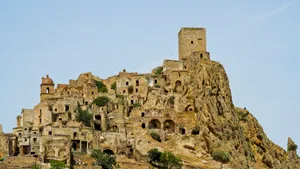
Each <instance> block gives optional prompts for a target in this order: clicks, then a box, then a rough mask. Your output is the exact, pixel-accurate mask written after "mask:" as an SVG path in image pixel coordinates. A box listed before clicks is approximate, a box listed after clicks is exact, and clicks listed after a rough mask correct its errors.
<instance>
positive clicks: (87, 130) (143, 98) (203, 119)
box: [0, 28, 300, 169]
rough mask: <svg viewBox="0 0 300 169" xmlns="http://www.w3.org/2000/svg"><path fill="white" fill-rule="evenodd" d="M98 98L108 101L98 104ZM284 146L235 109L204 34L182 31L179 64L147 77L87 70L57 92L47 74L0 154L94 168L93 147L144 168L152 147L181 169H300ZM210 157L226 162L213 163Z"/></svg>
mask: <svg viewBox="0 0 300 169" xmlns="http://www.w3.org/2000/svg"><path fill="white" fill-rule="evenodd" d="M158 70H159V71H158ZM160 70H162V71H161V72H160ZM103 86H104V88H103ZM98 97H101V98H107V99H108V102H107V103H98V104H96V103H95V99H96V98H98ZM79 112H81V113H87V114H90V116H91V119H90V123H87V122H85V120H81V121H80V120H79V119H80V118H79V116H78V113H79ZM87 118H88V117H87ZM85 119H86V118H85ZM153 133H155V134H154V135H156V136H159V139H157V138H156V140H155V139H154V138H152V136H151V135H153ZM288 147H289V151H285V150H284V149H282V148H281V147H279V146H277V145H275V144H274V143H273V142H271V141H270V140H269V139H268V138H267V136H266V135H265V133H264V131H263V129H262V127H261V126H260V125H259V123H258V121H257V120H256V119H255V118H254V117H253V116H252V114H251V113H250V112H249V111H247V110H246V109H240V108H237V107H235V106H234V104H233V102H232V95H231V89H230V86H229V80H228V77H227V74H226V72H225V69H224V67H223V66H222V65H221V64H220V63H218V62H215V61H211V60H210V54H209V52H207V51H206V31H205V29H203V28H183V29H182V30H181V31H180V33H179V60H165V61H164V63H163V65H162V66H159V67H157V68H155V69H153V71H152V72H151V73H149V74H139V73H137V72H126V70H125V69H124V70H123V71H122V72H119V74H118V75H115V76H111V77H108V78H107V79H101V78H99V77H97V76H95V75H93V74H92V73H91V72H88V73H83V74H80V75H79V77H78V78H77V79H76V80H70V81H69V84H58V85H57V87H56V88H55V83H54V81H53V80H52V79H51V78H50V77H49V76H48V75H47V76H46V77H45V78H42V84H41V94H40V103H39V104H38V105H36V106H35V107H34V108H33V109H22V112H21V115H20V116H18V117H17V127H16V128H14V131H13V133H11V134H2V132H1V127H0V156H6V155H8V154H9V155H19V156H20V157H13V158H8V159H7V161H9V160H12V159H13V161H18V160H26V159H24V158H23V157H26V156H28V157H29V158H30V159H29V160H28V161H27V162H28V164H26V165H28V166H29V163H31V162H30V161H31V160H32V159H37V161H40V162H42V164H41V165H43V166H44V167H45V168H47V166H48V167H49V165H47V164H44V162H48V161H49V160H60V161H65V162H66V163H67V164H71V161H72V160H73V162H74V168H78V169H80V168H91V169H92V168H97V167H96V166H94V162H95V161H94V159H93V158H91V157H90V153H91V150H92V149H98V148H100V149H102V150H103V151H104V152H106V153H110V154H114V155H116V156H117V161H118V163H119V164H120V166H121V168H132V169H143V168H145V169H146V168H147V169H148V168H149V164H148V162H147V160H148V158H147V153H148V151H149V150H150V149H153V148H157V149H159V150H160V151H171V152H172V153H174V154H175V155H176V156H177V157H179V158H180V159H182V161H183V168H186V169H192V168H193V169H196V168H203V169H220V168H223V169H256V168H258V169H267V168H274V169H282V168H289V169H298V168H300V161H299V158H298V156H297V154H296V144H295V143H294V142H293V141H292V140H291V139H290V138H289V139H288ZM214 152H219V153H214ZM1 153H2V154H1ZM216 154H217V155H220V154H221V155H223V156H225V157H227V158H226V159H229V162H227V161H223V162H224V164H223V163H221V162H218V161H220V160H218V161H215V160H214V159H218V158H216V157H214V156H216ZM72 155H73V159H71V157H72ZM33 157H36V158H33ZM220 158H221V157H220ZM225 162H226V163H225ZM3 165H5V167H9V165H10V164H9V163H6V162H5V163H2V166H3ZM11 165H12V163H11ZM12 166H13V165H12ZM0 167H1V165H0ZM98 168H99V167H98Z"/></svg>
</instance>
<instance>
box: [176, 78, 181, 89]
mask: <svg viewBox="0 0 300 169" xmlns="http://www.w3.org/2000/svg"><path fill="white" fill-rule="evenodd" d="M178 86H181V81H180V80H177V81H176V82H175V88H177V87H178Z"/></svg>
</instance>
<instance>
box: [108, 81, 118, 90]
mask: <svg viewBox="0 0 300 169" xmlns="http://www.w3.org/2000/svg"><path fill="white" fill-rule="evenodd" d="M110 88H111V89H113V90H117V83H116V82H115V83H113V84H112V85H111V86H110Z"/></svg>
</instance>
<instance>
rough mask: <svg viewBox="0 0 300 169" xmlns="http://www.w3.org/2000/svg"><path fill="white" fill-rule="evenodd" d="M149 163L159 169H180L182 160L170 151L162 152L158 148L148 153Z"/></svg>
mask: <svg viewBox="0 0 300 169" xmlns="http://www.w3.org/2000/svg"><path fill="white" fill-rule="evenodd" d="M148 161H149V163H150V164H151V165H152V166H154V167H157V168H162V169H171V168H174V169H175V168H176V169H180V168H181V166H182V163H181V162H182V160H181V159H180V158H178V157H176V156H175V155H174V154H173V153H171V152H169V151H165V152H160V151H159V150H158V149H157V148H155V149H151V150H150V151H148Z"/></svg>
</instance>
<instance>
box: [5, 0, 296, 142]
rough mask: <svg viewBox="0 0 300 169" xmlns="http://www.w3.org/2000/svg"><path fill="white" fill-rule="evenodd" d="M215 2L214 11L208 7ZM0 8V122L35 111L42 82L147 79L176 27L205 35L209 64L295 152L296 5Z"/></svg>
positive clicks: (70, 0)
mask: <svg viewBox="0 0 300 169" xmlns="http://www.w3.org/2000/svg"><path fill="white" fill-rule="evenodd" d="M213 2H214V3H213ZM213 2H212V1H206V0H205V1H204V0H203V1H200V0H194V1H182V0H177V1H176V0H165V1H161V0H152V1H141V0H136V1H98V0H97V1H96V0H95V1H92V0H89V1H79V0H64V1H61V0H51V1H38V0H36V1H32V0H26V1H8V0H7V1H0V73H1V74H0V77H1V88H0V94H1V98H0V106H1V110H0V113H1V116H0V123H2V124H3V126H4V131H5V132H11V131H12V128H13V127H14V126H15V125H16V116H17V115H19V114H20V113H21V109H22V108H33V107H34V106H35V105H36V104H37V103H38V102H39V92H40V86H39V85H40V83H41V77H42V76H45V75H46V74H49V75H50V76H51V77H52V78H53V80H54V81H55V82H56V83H67V82H68V79H71V78H72V79H76V78H77V77H78V75H79V74H80V73H83V72H88V71H92V72H93V73H94V74H95V75H98V76H99V77H101V78H106V77H108V76H110V75H114V74H117V73H118V72H119V71H121V70H122V69H123V68H126V69H127V71H138V72H142V73H145V72H150V71H151V70H152V68H154V67H155V66H158V65H161V64H162V63H163V60H164V59H166V58H167V59H177V51H178V50H177V33H178V31H179V29H180V28H181V27H205V28H206V29H207V41H208V44H207V45H208V50H209V52H211V59H212V60H216V61H219V62H221V63H222V64H223V65H224V67H225V69H226V71H227V74H228V76H229V80H230V85H231V90H232V93H233V101H234V104H235V106H238V107H247V109H248V110H250V111H251V113H252V114H254V116H255V117H256V118H257V119H258V121H259V122H260V124H261V125H262V126H263V127H264V130H265V132H266V134H267V135H268V136H269V138H271V139H272V140H273V141H274V142H275V143H277V144H279V145H280V146H283V147H284V148H286V143H287V137H288V136H291V137H292V138H293V139H294V141H296V143H298V144H300V134H299V122H300V121H299V119H300V104H299V96H300V91H299V87H300V76H299V73H300V67H299V61H300V57H299V55H300V51H299V40H300V22H299V18H300V11H299V5H300V3H299V2H297V1H296V0H294V1H289V0H276V1H274V0H265V1H262V0H251V1H245V0H235V1H234V0H229V1H224V0H219V1H213Z"/></svg>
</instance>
